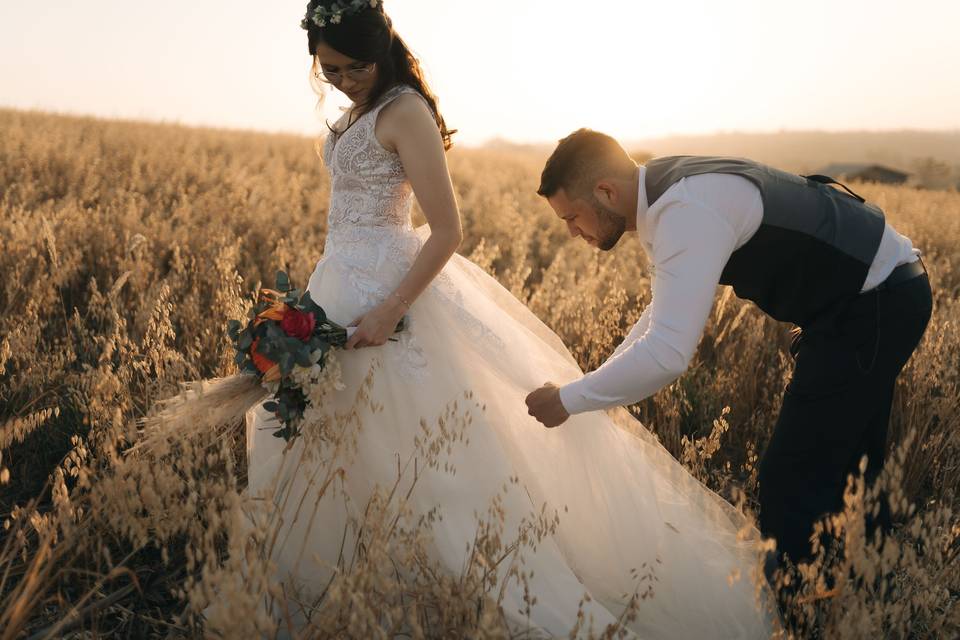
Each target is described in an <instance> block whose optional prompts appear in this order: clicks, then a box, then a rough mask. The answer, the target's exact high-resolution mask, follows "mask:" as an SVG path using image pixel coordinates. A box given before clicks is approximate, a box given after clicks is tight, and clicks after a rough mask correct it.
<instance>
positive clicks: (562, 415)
mask: <svg viewBox="0 0 960 640" xmlns="http://www.w3.org/2000/svg"><path fill="white" fill-rule="evenodd" d="M527 413H529V414H530V415H532V416H533V417H534V418H536V419H537V420H539V421H540V422H542V423H543V426H545V427H556V426H559V425H561V424H563V423H564V422H566V421H567V418H569V417H570V414H569V413H567V410H566V409H564V408H563V403H562V402H560V387H558V386H557V385H555V384H553V383H552V382H548V383H546V384H545V385H543V386H542V387H540V388H539V389H537V390H536V391H534V392H533V393H531V394H530V395H528V396H527Z"/></svg>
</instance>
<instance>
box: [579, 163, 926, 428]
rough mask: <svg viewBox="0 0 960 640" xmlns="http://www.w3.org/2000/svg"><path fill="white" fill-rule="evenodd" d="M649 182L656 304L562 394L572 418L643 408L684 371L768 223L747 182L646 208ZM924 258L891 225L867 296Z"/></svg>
mask: <svg viewBox="0 0 960 640" xmlns="http://www.w3.org/2000/svg"><path fill="white" fill-rule="evenodd" d="M645 178H646V168H645V167H643V166H641V167H640V178H639V188H638V194H637V233H638V234H639V235H640V240H641V244H642V245H643V248H644V250H645V252H646V253H647V257H648V258H649V261H650V264H651V265H652V269H653V281H652V289H653V291H652V293H653V298H652V300H651V302H650V304H649V305H648V306H647V307H646V308H645V309H644V310H643V313H642V314H641V315H640V319H639V320H638V321H637V323H636V324H635V325H634V326H633V328H632V329H631V330H630V333H629V334H628V335H627V337H626V338H625V339H624V341H623V342H622V343H621V344H620V346H618V347H617V349H616V350H615V351H614V352H613V355H612V356H610V358H609V359H608V360H607V361H606V362H605V363H603V365H601V366H600V367H599V368H598V369H597V370H595V371H592V372H590V373H588V374H586V375H584V376H583V377H582V378H580V379H579V380H576V381H574V382H571V383H569V384H567V385H565V386H563V387H561V388H560V401H561V402H562V403H563V406H564V408H565V409H566V410H567V412H568V413H570V414H575V413H582V412H584V411H595V410H599V409H608V408H610V407H615V406H620V405H627V404H632V403H634V402H639V401H640V400H642V399H644V398H646V397H648V396H651V395H653V394H654V393H655V392H657V391H658V390H660V389H662V388H663V387H665V386H666V385H668V384H670V383H671V382H673V381H674V380H676V379H677V378H678V377H680V375H681V374H682V373H683V372H684V371H686V369H687V366H688V365H689V364H690V360H692V359H693V355H694V353H695V352H696V349H697V343H699V342H700V336H701V335H702V334H703V328H704V326H705V325H706V322H707V317H708V316H709V314H710V309H711V308H712V306H713V296H714V294H715V292H716V287H717V284H718V283H719V281H720V274H721V272H722V271H723V268H724V267H725V266H726V264H727V260H729V258H730V255H731V254H732V253H733V252H734V251H736V250H737V249H739V248H740V247H742V246H743V245H744V244H746V242H747V241H748V240H750V238H751V237H753V234H754V233H756V231H757V229H758V228H759V227H760V223H761V221H762V219H763V201H762V200H761V198H760V190H759V189H758V188H757V187H756V185H754V184H753V183H752V182H750V180H748V179H746V178H744V177H742V176H738V175H732V174H721V173H707V174H702V175H698V176H689V177H687V178H684V179H682V180H680V181H678V182H676V183H674V184H673V185H671V186H670V188H668V189H667V190H666V191H665V192H664V193H663V195H661V196H660V198H658V199H657V201H656V202H655V203H653V206H648V204H647V193H646V186H645ZM919 255H920V252H919V251H918V250H916V249H914V248H913V245H912V244H911V242H910V240H909V239H908V238H906V237H904V236H902V235H900V234H899V233H897V232H896V231H895V230H894V229H893V228H892V227H891V226H890V225H889V224H887V225H886V226H885V228H884V231H883V236H882V237H881V240H880V247H879V249H878V251H877V255H876V256H875V257H874V260H873V263H872V264H871V266H870V269H869V271H868V273H867V277H866V280H865V281H864V285H863V291H867V290H869V289H872V288H873V287H875V286H877V285H878V284H880V283H881V282H883V281H884V280H886V278H887V276H888V275H890V272H891V271H893V269H894V268H895V267H896V266H898V265H900V264H904V263H907V262H913V261H914V260H916V259H917V257H918V256H919Z"/></svg>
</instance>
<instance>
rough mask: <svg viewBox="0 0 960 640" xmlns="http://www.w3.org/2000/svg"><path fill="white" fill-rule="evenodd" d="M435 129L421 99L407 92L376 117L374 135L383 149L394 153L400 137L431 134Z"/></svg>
mask: <svg viewBox="0 0 960 640" xmlns="http://www.w3.org/2000/svg"><path fill="white" fill-rule="evenodd" d="M436 128H437V122H436V120H435V119H434V117H433V113H432V112H431V111H430V107H429V106H428V105H427V103H426V101H425V100H424V99H423V97H422V96H420V94H418V93H416V92H409V91H408V92H404V93H402V94H400V95H399V96H397V97H396V98H394V99H393V100H391V101H390V102H389V103H388V104H387V105H386V106H384V107H383V109H382V110H381V111H380V113H379V114H378V115H377V124H376V130H375V135H376V136H377V140H379V141H380V144H382V145H383V146H384V148H386V149H389V150H391V151H396V147H397V141H398V139H399V138H400V136H407V135H411V134H414V135H419V134H421V133H423V134H427V133H432V130H435V129H436ZM431 137H432V135H431Z"/></svg>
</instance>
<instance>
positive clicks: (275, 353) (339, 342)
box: [228, 271, 403, 441]
mask: <svg viewBox="0 0 960 640" xmlns="http://www.w3.org/2000/svg"><path fill="white" fill-rule="evenodd" d="M251 316H252V317H251V319H250V321H249V322H248V323H247V326H246V328H243V329H241V326H242V325H241V323H240V321H239V320H231V321H230V323H229V325H228V332H229V334H230V339H231V340H233V346H234V349H236V351H237V355H236V357H235V362H236V363H237V365H238V366H239V367H240V370H241V371H243V372H246V373H249V374H252V375H255V376H257V377H258V378H259V379H260V380H261V382H262V383H263V384H264V385H265V386H267V388H268V389H270V391H272V392H273V400H271V401H269V402H266V403H264V405H263V407H264V409H266V410H267V411H271V412H273V414H274V415H276V416H277V418H279V420H280V423H281V425H282V426H281V428H279V429H278V430H277V431H276V432H275V433H274V434H273V435H274V436H276V437H278V438H284V439H285V440H288V441H289V440H290V439H291V438H293V437H294V436H296V435H297V434H298V433H299V424H300V421H301V420H302V418H303V412H304V410H305V409H306V406H307V403H308V402H309V400H308V399H307V397H308V394H307V393H306V392H305V390H304V389H303V387H302V385H301V384H300V383H299V382H298V380H297V376H294V375H293V373H294V367H303V368H306V369H312V368H315V367H319V368H320V369H323V366H324V359H325V358H326V355H327V352H329V351H330V349H331V348H333V347H342V346H343V345H344V344H346V342H347V340H348V338H349V337H350V333H351V332H350V330H348V329H347V328H346V327H341V326H340V325H338V324H337V323H335V322H333V321H332V320H330V319H328V318H327V314H326V313H324V311H323V309H322V308H320V306H318V305H317V303H315V302H314V301H313V299H311V298H310V292H309V291H306V292H303V293H301V292H300V290H299V289H294V288H293V287H292V286H291V285H290V279H289V277H288V276H287V274H286V273H284V272H283V271H278V272H277V285H276V289H261V290H260V292H259V294H258V296H257V304H256V306H255V307H254V308H253V311H252V312H251ZM396 330H397V331H402V330H403V321H402V320H401V322H400V324H399V325H398V326H397V329H396Z"/></svg>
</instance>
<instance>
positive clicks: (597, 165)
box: [537, 129, 637, 198]
mask: <svg viewBox="0 0 960 640" xmlns="http://www.w3.org/2000/svg"><path fill="white" fill-rule="evenodd" d="M636 169H637V163H636V162H634V161H633V159H632V158H631V157H630V155H629V154H628V153H627V152H626V151H624V149H623V147H621V146H620V143H619V142H617V141H616V140H614V139H613V138H611V137H610V136H608V135H607V134H605V133H600V132H599V131H594V130H592V129H577V130H576V131H574V132H573V133H571V134H570V135H568V136H567V137H566V138H564V139H563V140H561V141H560V142H559V143H558V144H557V148H556V149H554V151H553V153H552V154H551V155H550V157H549V158H548V159H547V164H546V165H545V166H544V167H543V173H542V174H541V175H540V188H539V189H537V193H538V194H539V195H541V196H543V197H545V198H549V197H551V196H553V194H555V193H556V192H557V191H559V190H560V189H563V190H564V191H565V192H566V194H567V196H568V197H570V198H580V197H586V196H587V195H588V194H589V193H590V192H591V191H593V188H594V186H595V185H596V183H597V182H598V181H599V180H600V179H602V178H623V179H629V178H630V177H632V176H633V172H634V171H636Z"/></svg>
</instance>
